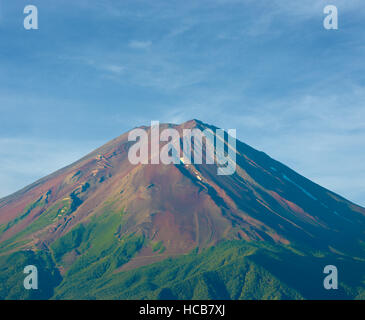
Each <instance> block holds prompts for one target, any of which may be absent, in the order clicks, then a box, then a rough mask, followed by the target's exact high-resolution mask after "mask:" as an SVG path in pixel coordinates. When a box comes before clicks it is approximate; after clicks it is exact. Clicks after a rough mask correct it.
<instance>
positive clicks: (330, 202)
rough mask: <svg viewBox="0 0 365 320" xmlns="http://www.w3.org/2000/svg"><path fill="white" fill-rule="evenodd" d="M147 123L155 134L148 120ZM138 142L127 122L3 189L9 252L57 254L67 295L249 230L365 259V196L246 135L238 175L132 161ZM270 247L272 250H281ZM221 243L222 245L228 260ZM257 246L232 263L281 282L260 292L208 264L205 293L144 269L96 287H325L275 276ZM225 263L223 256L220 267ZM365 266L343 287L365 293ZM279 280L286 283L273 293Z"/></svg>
mask: <svg viewBox="0 0 365 320" xmlns="http://www.w3.org/2000/svg"><path fill="white" fill-rule="evenodd" d="M169 127H170V128H171V127H173V128H175V129H177V130H178V131H179V132H182V130H183V129H186V128H198V129H201V130H204V129H206V128H210V129H212V130H215V129H216V128H215V127H213V126H209V125H207V124H204V123H202V122H200V121H198V120H192V121H189V122H186V123H183V124H181V125H170V124H165V125H161V129H164V128H169ZM142 128H143V129H146V130H148V132H149V134H150V128H149V127H142ZM132 145H133V142H128V133H126V134H123V135H122V136H120V137H118V138H116V139H114V140H112V141H111V142H109V143H107V144H106V145H104V146H102V147H101V148H99V149H97V150H95V151H94V152H92V153H90V154H89V155H87V156H86V157H84V158H83V159H81V160H79V161H78V162H76V163H74V164H72V165H70V166H68V167H66V168H64V169H61V170H59V171H57V172H56V173H54V174H52V175H50V176H48V177H45V178H43V179H41V180H39V181H37V182H36V183H34V184H32V185H30V186H29V187H26V188H25V189H23V190H21V191H19V192H17V193H15V194H13V195H11V196H9V197H7V198H4V199H2V200H0V255H1V256H0V258H2V259H10V258H9V257H13V255H14V254H19V252H24V251H25V250H28V251H29V250H30V251H29V252H34V253H35V254H36V255H37V254H39V253H42V254H43V255H46V256H47V259H46V260H49V261H51V262H49V263H48V265H52V264H53V267H50V268H51V269H50V270H51V271H52V272H53V273H54V274H55V275H56V274H57V272H59V273H60V275H59V278H57V277H56V276H55V278H57V281H56V280H55V281H54V287H57V288H56V291H55V297H56V298H57V297H58V298H69V297H73V298H76V297H78V295H79V297H83V298H85V297H86V296H87V294H86V293H87V292H89V293H90V292H92V291H93V290H91V287H93V285H91V284H92V283H94V282H96V280H97V279H99V280H97V281H99V282H100V284H99V286H98V287H100V288H103V284H104V283H105V282H111V283H113V281H115V283H116V286H117V287H118V286H123V281H126V282H127V283H128V281H131V280H130V277H132V278H133V277H137V276H136V274H135V273H134V272H137V274H138V272H139V271H138V270H140V268H141V267H143V266H146V268H152V269H153V268H154V267H151V265H152V266H153V263H157V265H158V266H160V268H162V269H164V268H166V267H167V265H168V262H166V261H162V260H164V259H166V258H173V259H182V262H176V263H178V264H181V268H180V269H181V270H184V268H186V263H187V262H186V261H184V257H186V259H192V260H194V259H201V256H204V255H207V254H208V253H207V252H209V251H206V250H210V249H209V248H215V247H216V248H217V249H216V250H217V252H218V251H219V246H220V245H221V243H226V242H227V241H228V242H229V243H234V245H233V247H234V248H235V249H234V250H239V247H240V245H241V244H247V243H248V242H249V243H261V244H265V245H266V244H267V245H270V246H273V247H274V248H278V249H275V250H279V251H280V252H281V250H284V252H286V251H285V250H289V251H291V255H294V257H297V258H298V257H300V255H298V254H294V253H293V251H292V250H298V248H299V250H300V252H302V253H301V254H302V255H305V256H307V257H308V259H311V257H316V256H317V257H322V258H323V259H325V257H333V258H332V259H335V260H336V261H337V260H338V259H339V260H338V261H339V263H340V262H341V259H342V260H343V261H346V265H347V266H348V265H354V266H355V265H356V266H357V264H358V263H360V264H361V263H363V262H364V261H365V251H364V244H365V228H364V227H365V209H364V208H361V207H359V206H357V205H355V204H353V203H351V202H349V201H347V200H346V199H344V198H342V197H340V196H338V195H336V194H334V193H332V192H331V191H328V190H326V189H324V188H322V187H320V186H318V185H316V184H315V183H313V182H311V181H309V180H308V179H306V178H304V177H302V176H300V175H299V174H297V173H296V172H294V171H293V170H291V169H289V168H288V167H286V166H284V165H283V164H281V163H279V162H277V161H275V160H273V159H271V158H270V157H269V156H267V155H266V154H264V153H262V152H259V151H256V150H255V149H253V148H251V147H249V146H248V145H246V144H244V143H241V142H239V141H237V146H236V158H237V169H236V172H235V173H234V174H233V175H227V176H219V175H217V166H216V165H208V164H201V165H185V164H184V163H180V164H178V165H173V164H171V165H163V164H157V165H154V164H153V165H152V164H147V165H142V164H139V165H132V164H131V163H130V162H129V160H128V150H129V148H130V147H131V146H132ZM204 156H205V154H204ZM259 246H261V245H259ZM293 248H295V249H293ZM232 250H233V249H232ZM28 251H25V252H28ZM256 251H257V250H255V252H256ZM261 251H262V252H265V253H263V257H267V256H270V254H269V252H271V251H272V250H267V249H260V252H261ZM217 252H216V253H214V254H213V256H214V257H215V258H214V259H216V260H217V261H218V260H220V258H219V255H217ZM192 254H193V257H194V258H191V255H192ZM208 255H209V254H208ZM284 255H286V254H284ZM279 256H280V255H279ZM255 257H256V256H255ZM251 258H252V257H251ZM251 258H248V257H245V258H242V259H243V260H240V259H233V260H232V261H231V260H229V259H228V260H227V261H228V262H227V264H228V265H231V266H232V268H234V267H233V266H236V267H238V266H239V268H238V269H239V270H241V269H240V268H241V267H242V268H243V266H246V269H244V270H246V271H245V272H246V273H247V270H250V268H252V269H254V270H255V272H254V273H255V274H256V272H258V274H259V277H260V278H262V277H264V278H265V277H266V278H267V279H276V280H273V281H274V282H273V283H276V282H275V281H278V282H277V283H276V284H273V283H271V284H268V286H267V287H266V289H267V290H258V289H257V288H252V290H253V291H252V292H251V293H247V295H246V294H244V295H239V296H237V294H233V293H232V290H231V286H230V285H229V286H228V288H227V284H226V282H225V280H222V279H221V278H220V276H218V275H216V276H213V279H216V280H217V283H216V284H215V283H214V281H210V282H209V281H208V280H204V279H205V278H204V277H203V278H200V276H201V272H200V271H199V270H200V268H199V267H196V268H195V272H197V273H198V274H199V277H198V278H199V281H198V280H197V281H198V282H196V283H195V285H193V287H194V288H200V287H199V286H202V287H201V289H196V290H198V291H199V290H202V292H205V293H202V294H201V295H194V294H191V295H188V296H181V295H180V294H179V292H180V291H179V290H178V289H173V288H175V287H176V286H182V287H184V286H185V285H183V284H182V283H185V280H184V277H182V278H181V283H179V284H177V283H174V284H171V287H170V288H169V289H168V290H170V291H168V290H167V289H166V290H167V291H166V290H165V291H164V292H165V293H158V290H160V289H161V285H162V284H163V283H164V282H161V283H160V284H157V283H153V282H151V283H150V282H148V281H147V283H145V282H143V281H142V284H141V288H139V289H138V290H137V291H138V293H135V294H134V295H133V294H132V293H130V292H127V293H125V294H119V295H118V294H108V293H107V291H102V290H101V291H100V292H95V294H94V295H93V297H94V298H103V297H119V298H128V297H133V298H136V297H147V296H149V297H153V298H158V297H160V294H162V295H164V294H166V292H169V294H171V296H172V297H178V298H184V297H185V298H187V299H190V298H193V297H196V296H199V297H203V298H204V297H205V298H216V297H217V296H215V294H214V293H212V290H213V291H214V288H215V289H217V288H216V287H215V286H216V285H218V283H221V285H222V286H224V287H226V289H225V290H226V291H227V294H228V296H227V297H229V298H234V299H235V298H240V297H241V298H244V297H246V298H247V297H249V296H250V294H251V298H278V297H287V298H299V297H305V298H308V297H311V296H316V295H315V294H314V293H313V292H312V293H310V290H307V293H306V294H303V292H301V291H300V290H299V289H300V288H296V289H293V287H295V284H294V285H293V284H291V286H289V285H288V284H286V283H287V282H288V281H289V283H290V279H289V280H288V279H287V277H286V276H284V277H283V276H282V275H280V272H279V276H275V275H274V274H273V270H270V268H272V267H270V265H269V266H268V267H265V266H264V264H265V259H263V258H260V259H259V260H258V261H253V260H251ZM214 259H213V260H214ZM278 259H279V258H278ZM291 259H294V258H293V257H291ZM318 259H319V258H318ZM159 261H161V262H159ZM178 261H180V260H178ZM308 261H309V260H308ZM319 261H324V260H319ZM351 261H353V263H352V262H351ZM317 262H318V261H317ZM317 262H316V263H317ZM174 263H175V262H174ZM316 263H314V264H313V265H316ZM52 268H53V269H52ZM217 268H218V267H217ZM227 268H229V267H227ZM193 269H194V268H193ZM355 269H356V270H358V268H355ZM136 270H137V271H136ZM203 270H205V269H204V267H203ZM279 270H280V268H279ZM360 270H361V268H360ZM363 270H364V269H363ZM216 271H217V270H215V269H214V268H213V269H212V270H210V271H209V272H213V273H214V272H216ZM241 271H242V270H241ZM153 272H155V271H153ZM180 272H183V271H180ZM199 272H200V273H199ZM202 272H203V274H205V272H208V271H206V270H205V271H202ZM242 272H244V271H242ZM321 272H322V271H321V270H319V274H320V277H321V276H322V274H321ZM183 274H184V273H183ZM355 274H356V275H357V276H358V278H357V279H359V280H358V283H357V282H356V280H350V281H349V282H350V285H349V284H347V285H346V288H349V289H348V290H349V292H351V293H346V294H345V293H344V292H342V294H343V296H345V297H347V296H349V297H357V296H358V295H359V294H361V286H363V283H362V282H361V281H363V280H362V277H363V276H364V274H363V273H362V272H357V273H355ZM81 275H85V276H87V279H84V277H83V276H81ZM180 276H181V274H179V275H178V276H177V278H179V277H180ZM308 276H309V275H308ZM352 276H354V274H353V275H352ZM61 277H62V278H63V281H62V283H61V285H60V286H59V287H58V281H61V280H60V279H61ZM77 277H78V278H79V279H80V277H81V279H83V286H84V287H85V292H84V291H83V289H82V288H80V289H79V291H78V292H73V291H72V290H71V289H70V288H68V286H69V285H70V284H71V283H73V282H74V281H75V279H76V278H77ZM74 278H75V279H74ZM128 279H129V280H128ZM218 279H221V280H218ZM207 281H208V282H209V283H210V285H208V284H207V283H206V282H207ZM136 282H137V283H139V282H138V281H136ZM254 282H255V281H254ZM254 282H253V284H252V286H253V285H254ZM269 282H270V281H269ZM198 283H199V284H198ZM202 283H205V284H204V285H203V284H202ZM212 283H213V284H212ZM90 286H91V287H90ZM279 287H280V289H278V288H279ZM67 288H68V289H67ZM86 288H88V289H87V290H86ZM143 288H144V289H143ZM184 288H185V287H184ZM203 288H205V289H203ZM209 288H210V289H209ZM274 288H277V290H278V292H280V294H279V293H278V294H277V295H275V294H269V292H274V291H275V290H276V289H275V290H274ZM359 288H360V289H359ZM119 289H120V288H119ZM256 289H257V290H258V293H257V294H256V295H255V294H253V292H254V291H255V290H256ZM70 290H71V292H70ZM105 290H107V289H105ZM110 290H112V289H110ZM113 290H114V291H115V290H116V289H113ZM174 290H175V291H174ZM176 290H177V291H176ZM184 290H185V289H184ZM184 290H183V291H184ZM191 290H193V289H191ZM194 290H195V289H194ZM204 290H205V291H204ZM270 290H271V291H270ZM273 290H274V291H273ZM298 290H299V291H298ZM359 290H360V291H359ZM3 291H4V292H5V291H6V288H5V289H4V290H3ZM114 291H113V292H114ZM0 292H1V291H0ZM153 292H154V293H153ZM199 292H200V291H199ZM49 295H50V296H51V295H53V293H52V294H51V293H50V294H49ZM4 296H5V297H8V295H4ZM319 296H320V295H319Z"/></svg>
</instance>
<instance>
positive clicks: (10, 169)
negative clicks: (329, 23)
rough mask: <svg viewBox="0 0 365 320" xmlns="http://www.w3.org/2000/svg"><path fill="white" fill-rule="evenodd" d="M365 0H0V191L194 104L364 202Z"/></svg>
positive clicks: (181, 116)
mask: <svg viewBox="0 0 365 320" xmlns="http://www.w3.org/2000/svg"><path fill="white" fill-rule="evenodd" d="M28 4H33V5H36V6H37V7H38V10H39V30H36V31H26V30H25V29H24V28H23V19H24V14H23V9H24V7H25V6H26V5H28ZM328 4H333V5H336V6H337V7H338V11H339V30H337V31H328V30H325V29H324V28H323V25H322V23H323V19H324V14H323V8H324V7H325V6H326V5H328ZM364 6H365V5H364V3H363V0H352V1H348V0H305V1H293V0H271V1H267V0H265V1H263V0H242V1H239V0H210V1H206V0H185V1H181V0H178V1H176V0H168V1H167V0H166V1H160V0H145V1H139V0H131V1H129V0H123V1H116V0H114V1H112V0H99V1H96V0H94V1H86V0H78V1H71V0H67V1H66V0H27V1H23V0H16V1H4V0H2V1H0V34H1V42H0V112H1V117H0V197H1V196H5V195H7V194H10V193H12V192H14V191H16V190H18V189H19V188H21V187H23V186H25V185H27V184H29V183H31V182H33V181H34V180H36V179H38V178H40V177H42V176H44V175H46V174H49V173H51V172H53V171H55V170H56V169H59V168H61V167H63V166H65V165H68V164H70V163H71V162H73V161H75V160H77V159H78V158H80V157H81V156H83V155H85V154H86V153H88V152H90V151H91V150H93V149H94V148H96V147H98V146H100V145H101V144H103V143H105V142H107V141H109V140H110V139H112V138H114V137H116V136H118V135H120V134H122V133H123V132H125V131H127V130H129V129H131V128H132V127H135V126H139V125H142V124H149V123H150V121H151V120H159V121H161V122H175V123H180V122H183V121H186V120H189V119H192V118H197V119H200V120H202V121H204V122H207V123H211V124H215V125H217V126H219V127H222V128H225V129H229V128H236V129H237V137H238V138H239V139H240V140H242V141H244V142H246V143H248V144H250V145H251V146H253V147H255V148H257V149H260V150H263V151H265V152H266V153H268V154H269V155H270V156H272V157H273V158H275V159H277V160H279V161H281V162H283V163H285V164H287V165H288V166H290V167H292V168H293V169H294V170H296V171H298V172H299V173H301V174H303V175H304V176H306V177H308V178H310V179H312V180H313V181H315V182H317V183H319V184H321V185H323V186H325V187H327V188H329V189H331V190H333V191H335V192H338V193H339V194H341V195H343V196H345V197H347V198H348V199H350V200H352V201H355V202H357V203H359V204H362V205H363V206H365V183H364V181H365V165H364V163H365V63H364V56H365V42H364V39H365V10H364V9H365V8H364Z"/></svg>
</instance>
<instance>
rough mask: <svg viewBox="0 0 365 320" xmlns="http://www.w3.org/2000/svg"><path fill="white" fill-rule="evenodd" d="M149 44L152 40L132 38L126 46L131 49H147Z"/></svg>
mask: <svg viewBox="0 0 365 320" xmlns="http://www.w3.org/2000/svg"><path fill="white" fill-rule="evenodd" d="M151 45H152V41H138V40H132V41H130V42H129V44H128V46H129V47H130V48H133V49H147V48H149V47H150V46H151Z"/></svg>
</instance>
